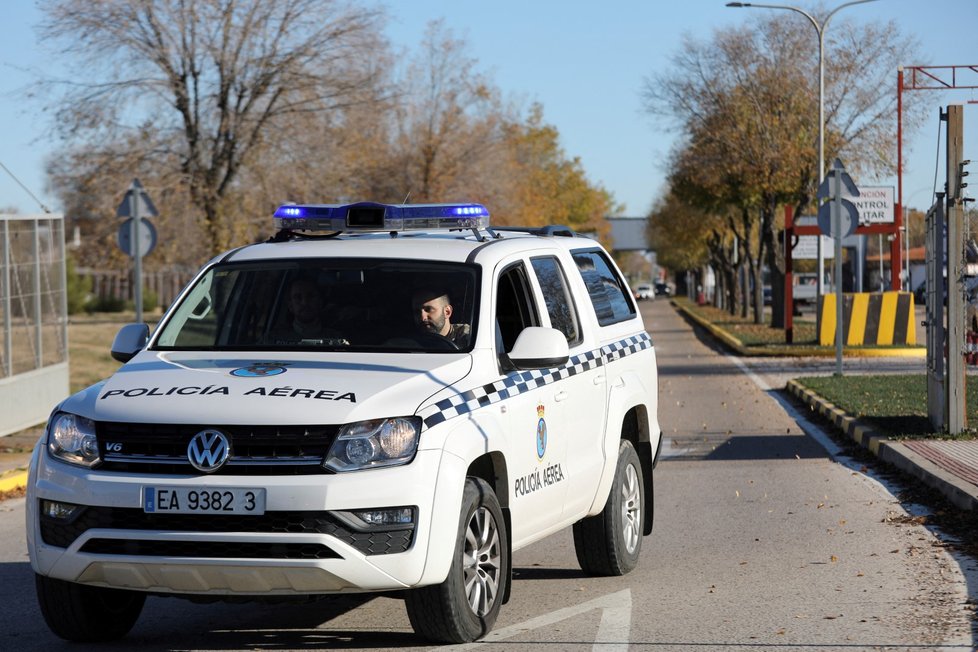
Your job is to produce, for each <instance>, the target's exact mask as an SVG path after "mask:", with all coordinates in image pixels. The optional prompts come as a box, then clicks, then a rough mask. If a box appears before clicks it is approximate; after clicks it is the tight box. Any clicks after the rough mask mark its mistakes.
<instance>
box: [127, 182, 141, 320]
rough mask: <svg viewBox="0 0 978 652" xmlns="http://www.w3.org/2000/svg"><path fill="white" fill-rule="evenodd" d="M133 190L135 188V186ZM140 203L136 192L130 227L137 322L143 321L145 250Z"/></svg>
mask: <svg viewBox="0 0 978 652" xmlns="http://www.w3.org/2000/svg"><path fill="white" fill-rule="evenodd" d="M133 190H135V188H134V189H133ZM140 203H141V202H140V201H139V198H138V196H136V192H134V193H133V202H132V226H130V227H129V228H130V229H132V230H131V231H130V238H131V240H130V241H131V242H132V243H133V247H132V248H133V252H132V253H133V260H134V261H135V263H134V265H133V276H134V277H135V278H133V283H134V284H135V286H136V287H135V293H134V295H133V296H134V300H135V302H136V323H137V324H141V323H143V252H142V249H143V248H142V246H140V245H141V244H142V243H141V242H140V241H139V231H140V227H141V226H142V224H140V222H139V220H140V219H141V216H140V214H139V204H140Z"/></svg>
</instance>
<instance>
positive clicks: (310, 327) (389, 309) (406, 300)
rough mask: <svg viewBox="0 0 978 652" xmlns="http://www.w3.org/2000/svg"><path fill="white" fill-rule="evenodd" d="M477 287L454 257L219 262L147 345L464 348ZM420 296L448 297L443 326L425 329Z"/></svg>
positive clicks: (474, 273) (474, 271)
mask: <svg viewBox="0 0 978 652" xmlns="http://www.w3.org/2000/svg"><path fill="white" fill-rule="evenodd" d="M477 288H478V268H476V267H475V266H471V265H461V264H454V263H429V262H424V261H410V260H378V259H312V260H308V259H303V260H275V261H267V260H266V261H257V262H253V263H234V264H219V265H215V266H214V267H211V268H210V269H209V270H207V271H206V272H205V273H204V275H203V276H201V277H200V278H198V279H197V280H196V281H195V283H194V285H193V287H191V288H190V290H189V291H188V292H187V293H186V295H185V296H184V297H183V299H182V300H181V301H180V303H179V304H178V305H176V306H175V307H174V309H173V311H172V312H171V314H170V316H169V317H168V319H167V320H166V322H165V323H163V324H162V325H161V327H160V330H159V333H158V334H157V336H156V339H155V341H154V346H153V348H154V349H158V350H208V351H211V350H213V351H244V350H290V351H292V350H349V351H392V352H401V351H403V352H418V351H423V352H439V353H440V352H453V351H460V350H461V351H464V350H470V349H471V348H472V344H473V342H474V338H475V324H476V317H477V315H476V312H475V311H476V306H477V296H476V292H477ZM422 296H423V297H425V298H424V299H422V298H421V297H422ZM425 301H427V302H428V303H431V302H434V303H435V304H436V305H438V306H442V305H444V303H445V301H447V302H448V305H450V306H451V309H450V310H449V311H448V312H449V314H450V316H449V317H448V323H449V325H450V331H451V333H450V335H448V336H443V335H441V334H439V333H438V332H434V329H435V327H436V326H437V324H429V325H428V327H427V328H426V327H425V326H424V325H423V324H422V323H421V321H422V319H421V316H420V311H419V310H418V306H419V304H421V303H423V302H425ZM444 313H445V311H444V310H442V311H441V313H440V314H441V316H442V317H444ZM434 319H435V320H437V319H438V315H436V316H435V318H434Z"/></svg>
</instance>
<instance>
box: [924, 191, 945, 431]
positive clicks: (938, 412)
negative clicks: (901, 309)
mask: <svg viewBox="0 0 978 652" xmlns="http://www.w3.org/2000/svg"><path fill="white" fill-rule="evenodd" d="M926 229H927V234H926V247H925V248H926V250H927V253H926V259H925V262H926V267H927V280H926V291H927V300H926V304H927V311H926V315H927V321H926V322H924V325H925V326H926V327H927V416H928V417H929V419H930V423H931V425H932V426H933V427H934V429H935V430H937V431H938V432H940V431H942V430H944V404H945V402H944V356H945V352H944V347H945V340H946V337H945V332H944V295H945V283H946V281H945V278H946V277H945V276H944V269H945V267H946V264H947V260H946V256H947V247H945V246H944V235H945V234H944V230H945V222H944V195H943V193H938V196H937V201H936V202H935V203H934V205H933V206H931V207H930V209H929V210H928V211H927V219H926Z"/></svg>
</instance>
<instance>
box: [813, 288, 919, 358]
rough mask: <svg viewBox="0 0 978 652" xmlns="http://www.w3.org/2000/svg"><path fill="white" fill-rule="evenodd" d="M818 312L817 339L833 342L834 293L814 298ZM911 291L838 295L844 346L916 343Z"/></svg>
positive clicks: (823, 343)
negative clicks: (816, 300) (819, 322)
mask: <svg viewBox="0 0 978 652" xmlns="http://www.w3.org/2000/svg"><path fill="white" fill-rule="evenodd" d="M818 309H819V314H820V315H821V316H822V319H821V329H820V330H819V333H818V343H819V344H820V345H822V346H831V345H833V344H835V294H825V295H822V297H821V298H820V299H819V302H818ZM913 313H914V305H913V294H912V293H910V292H857V293H853V294H843V295H842V324H843V332H845V336H846V341H845V343H846V346H864V345H865V346H872V345H880V346H887V345H893V344H907V345H911V346H914V345H916V344H917V330H916V328H915V326H914V314H913Z"/></svg>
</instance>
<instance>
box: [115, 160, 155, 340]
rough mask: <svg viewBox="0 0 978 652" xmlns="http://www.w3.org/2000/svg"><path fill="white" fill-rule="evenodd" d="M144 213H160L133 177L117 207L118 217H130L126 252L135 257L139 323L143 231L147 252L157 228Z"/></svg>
mask: <svg viewBox="0 0 978 652" xmlns="http://www.w3.org/2000/svg"><path fill="white" fill-rule="evenodd" d="M143 213H145V214H146V217H156V216H157V215H158V214H159V213H158V212H157V210H156V206H154V205H153V201H152V200H151V199H150V198H149V195H148V194H146V191H145V190H143V186H142V184H141V183H139V179H133V180H132V185H130V186H129V190H127V191H126V195H125V197H123V198H122V203H121V204H119V207H118V208H117V209H116V217H128V218H130V220H129V227H128V228H129V249H130V251H127V252H126V253H128V254H129V255H130V256H132V258H133V285H134V288H133V297H134V299H135V303H136V322H137V323H138V322H142V321H143V238H142V235H143V233H144V232H145V233H146V237H147V241H148V250H147V252H146V253H149V249H152V248H153V245H154V244H155V243H156V235H155V229H154V228H153V226H152V225H151V224H149V222H148V221H147V223H146V224H143ZM125 228H126V227H125V224H123V226H122V227H121V228H120V234H119V246H120V247H121V248H122V249H123V250H125V249H126V245H125V244H124V243H123V235H122V234H123V233H125Z"/></svg>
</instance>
